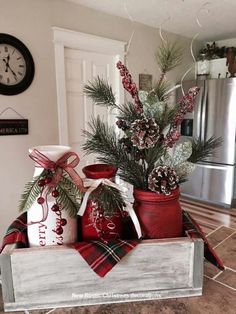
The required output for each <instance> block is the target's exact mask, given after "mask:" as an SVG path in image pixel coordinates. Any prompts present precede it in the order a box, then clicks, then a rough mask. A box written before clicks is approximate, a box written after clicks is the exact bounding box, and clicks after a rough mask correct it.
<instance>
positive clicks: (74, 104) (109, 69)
mask: <svg viewBox="0 0 236 314" xmlns="http://www.w3.org/2000/svg"><path fill="white" fill-rule="evenodd" d="M115 72H116V64H115V59H114V57H113V56H111V55H107V54H101V53H95V52H88V51H82V50H77V49H71V48H65V80H66V98H67V121H68V126H69V127H68V141H69V145H70V146H71V147H72V149H73V151H76V152H77V153H78V154H79V156H80V158H81V161H80V165H79V169H78V171H79V170H80V169H82V168H83V167H84V166H86V165H88V164H92V163H94V162H96V156H95V155H89V156H86V158H83V156H84V152H83V150H82V146H83V144H84V143H85V137H84V135H83V133H82V130H88V131H89V130H90V128H89V127H88V121H90V120H91V117H97V116H98V115H99V116H100V117H101V119H102V120H103V121H104V122H108V123H110V122H111V121H110V120H111V116H110V115H109V111H108V109H107V108H106V107H104V106H98V105H96V104H94V103H93V102H92V100H91V99H89V98H88V97H86V95H85V94H84V93H83V88H84V85H85V84H86V83H88V81H90V82H91V81H93V79H94V78H96V77H97V76H99V77H100V78H103V79H105V80H107V81H108V82H109V84H110V85H112V86H115V76H116V75H115Z"/></svg>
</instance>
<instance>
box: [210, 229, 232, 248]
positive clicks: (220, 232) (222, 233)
mask: <svg viewBox="0 0 236 314" xmlns="http://www.w3.org/2000/svg"><path fill="white" fill-rule="evenodd" d="M234 232H235V230H233V229H231V228H228V227H224V226H222V227H220V228H219V229H217V230H216V231H215V232H213V233H211V234H210V235H209V236H208V237H207V239H208V241H209V243H210V244H211V245H212V246H213V247H214V246H216V245H218V244H219V243H220V242H222V241H223V240H224V239H226V238H227V237H228V236H230V235H231V234H233V233H234Z"/></svg>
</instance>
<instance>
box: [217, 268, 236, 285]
mask: <svg viewBox="0 0 236 314" xmlns="http://www.w3.org/2000/svg"><path fill="white" fill-rule="evenodd" d="M216 280H217V281H219V282H222V283H224V284H226V285H228V286H230V287H232V288H234V289H236V272H234V271H232V270H229V269H226V270H225V271H223V273H221V274H220V275H219V276H218V277H217V278H216Z"/></svg>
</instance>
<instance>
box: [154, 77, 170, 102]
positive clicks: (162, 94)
mask: <svg viewBox="0 0 236 314" xmlns="http://www.w3.org/2000/svg"><path fill="white" fill-rule="evenodd" d="M170 87H171V84H170V83H169V82H167V81H162V82H160V83H156V84H155V85H154V87H153V91H152V93H153V94H154V95H155V96H156V97H157V98H158V100H159V101H167V100H168V99H169V95H168V94H167V92H168V91H169V89H170ZM149 94H150V96H151V92H150V93H149Z"/></svg>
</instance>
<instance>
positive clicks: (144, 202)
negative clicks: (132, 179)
mask: <svg viewBox="0 0 236 314" xmlns="http://www.w3.org/2000/svg"><path fill="white" fill-rule="evenodd" d="M179 194H180V192H179V189H176V190H174V191H172V192H171V194H170V195H163V194H158V193H155V192H150V191H144V190H138V189H134V210H135V212H136V214H137V217H138V220H139V223H140V225H141V229H142V233H143V235H144V238H146V239H161V238H175V237H181V236H182V233H183V231H182V230H183V223H182V210H181V206H180V203H179Z"/></svg>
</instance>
